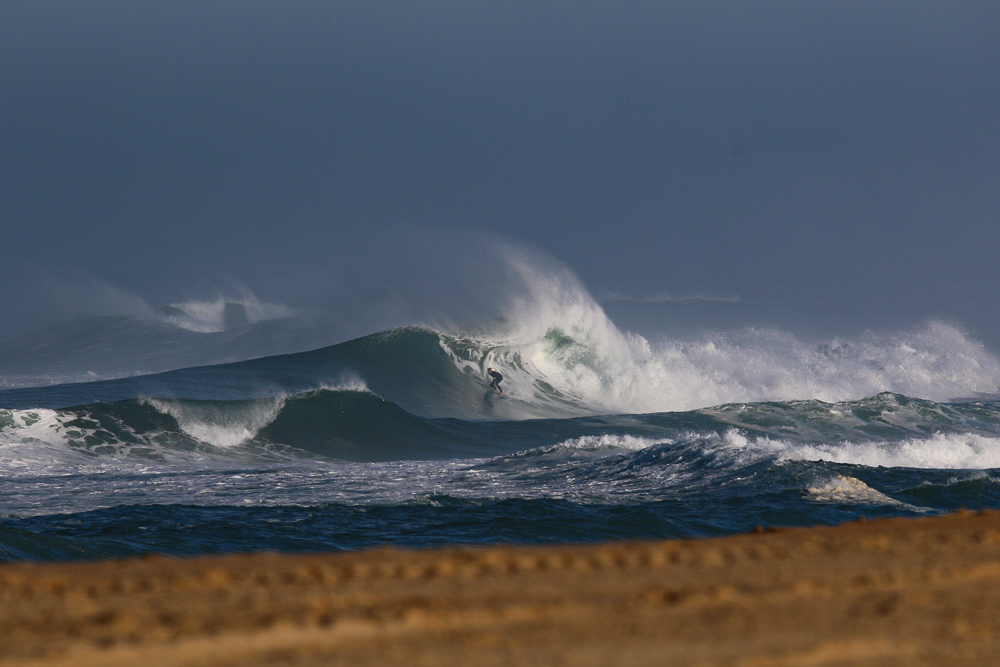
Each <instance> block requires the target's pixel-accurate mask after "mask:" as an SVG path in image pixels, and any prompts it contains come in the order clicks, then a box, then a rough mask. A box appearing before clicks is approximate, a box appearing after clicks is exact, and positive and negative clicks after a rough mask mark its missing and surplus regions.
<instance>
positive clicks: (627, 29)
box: [0, 2, 1000, 341]
mask: <svg viewBox="0 0 1000 667" xmlns="http://www.w3.org/2000/svg"><path fill="white" fill-rule="evenodd" d="M0 26H2V27H0V32H2V36H3V39H2V40H0V63H2V64H0V91H2V99H3V100H4V102H3V104H2V105H0V188H2V190H0V198H2V199H0V216H2V224H3V228H4V237H5V239H4V249H3V251H2V252H3V257H4V258H5V261H4V269H3V271H4V275H3V279H4V282H5V286H6V288H5V294H4V297H3V302H2V304H0V306H2V307H3V308H4V309H6V310H7V312H8V317H7V318H6V319H7V323H5V325H4V326H5V327H7V328H12V327H16V322H17V321H19V320H21V321H23V322H25V323H26V322H29V321H34V320H37V319H39V318H41V317H42V316H49V317H51V316H53V312H52V308H51V305H50V304H49V302H48V301H47V300H46V296H45V292H46V290H45V289H40V288H38V287H37V285H41V284H42V282H40V281H39V280H36V279H35V278H33V277H32V276H33V275H36V274H37V273H39V272H40V273H44V274H51V273H53V272H54V273H57V274H59V275H62V276H65V275H77V274H81V273H83V274H86V275H88V276H91V277H93V279H99V280H102V281H109V282H110V283H113V284H115V285H119V286H120V287H121V288H122V289H123V290H126V291H130V292H135V293H137V294H139V295H141V296H142V297H143V298H144V299H146V300H147V301H149V302H151V303H153V304H159V303H165V302H168V301H171V300H176V299H179V298H184V297H188V296H204V295H205V294H206V293H212V292H215V291H217V290H220V289H225V288H226V286H227V285H231V284H239V285H246V286H247V287H248V288H249V289H252V290H253V291H254V292H255V293H257V294H258V295H260V296H261V298H264V299H268V300H272V301H280V302H295V303H298V304H312V303H315V302H319V301H324V300H326V301H329V300H331V299H335V298H341V299H343V298H344V294H345V293H350V292H351V291H352V290H357V292H358V293H368V292H378V293H383V292H387V291H389V292H391V291H393V290H396V289H397V286H399V285H405V284H407V283H408V282H412V281H419V280H421V278H422V277H421V276H419V275H413V273H412V271H413V270H414V269H412V268H411V269H410V271H409V272H408V271H405V270H400V268H399V265H400V264H402V263H404V262H403V260H401V259H399V258H400V257H401V256H402V254H401V253H403V252H404V251H405V250H406V249H407V248H408V247H410V246H413V245H414V244H415V242H414V239H415V238H418V237H419V233H417V234H412V233H410V232H406V233H401V234H395V233H394V231H393V230H395V229H396V227H395V225H399V224H400V223H405V224H406V225H407V227H406V228H407V229H418V230H419V229H421V228H424V229H427V230H428V235H429V238H431V239H446V238H447V237H448V231H447V230H448V229H451V228H469V227H472V228H476V229H483V230H488V231H491V232H494V233H499V234H501V235H505V236H508V237H510V238H513V239H515V240H522V241H525V242H527V243H529V244H535V245H538V246H540V247H542V248H544V249H546V250H548V251H550V252H551V253H553V254H554V255H555V256H557V257H559V258H561V259H563V260H564V261H566V262H567V263H568V264H569V265H570V266H572V267H573V268H574V269H575V270H576V271H578V272H579V273H580V275H581V276H582V278H583V279H584V280H585V281H586V282H587V283H588V284H589V285H591V286H592V287H593V288H594V289H595V290H598V291H608V292H613V293H622V294H632V295H637V296H641V295H647V294H654V293H667V294H727V295H729V294H734V295H739V296H741V297H743V299H744V301H745V302H753V303H760V304H765V305H766V306H767V307H768V309H769V310H768V312H769V313H770V316H772V317H775V318H778V319H782V320H784V321H794V322H799V323H800V324H801V323H812V324H815V325H816V326H827V325H833V324H835V323H838V322H843V321H844V320H852V321H856V323H857V324H858V325H859V326H868V325H879V324H883V323H892V322H908V321H917V320H920V319H922V318H925V317H928V316H934V317H945V318H955V319H957V320H959V321H962V322H965V323H966V324H967V325H969V326H970V327H972V328H973V329H975V330H976V331H977V333H979V334H980V335H982V336H985V337H987V338H990V339H991V340H993V341H1000V335H997V334H996V333H995V332H994V331H992V330H991V329H992V327H991V322H992V321H993V320H994V319H995V318H996V315H997V314H998V311H1000V297H998V296H996V295H995V293H994V292H993V290H992V289H990V286H991V285H993V284H995V282H996V279H997V272H998V264H997V260H996V259H995V258H994V241H993V239H994V237H995V235H996V229H997V225H998V222H1000V216H998V213H1000V194H998V192H1000V189H998V188H997V187H996V186H997V184H998V181H1000V178H998V176H1000V158H998V155H1000V122H998V120H997V119H998V113H997V112H998V110H1000V75H998V68H997V63H998V62H1000V41H998V40H997V39H996V35H997V34H1000V7H998V5H997V4H996V3H995V2H980V3H955V2H947V3H945V2H942V3H929V2H924V3H888V2H886V3H850V2H838V3H801V2H794V3H757V2H754V3H749V2H748V3H734V2H726V3H717V4H713V3H378V4H376V3H367V2H366V3H211V2H206V3H100V2H95V3H81V4H69V3H39V2H31V3H13V2H12V3H4V4H3V5H2V6H0ZM393 243H395V244H396V245H397V246H400V247H399V248H396V249H395V250H393V253H392V254H391V255H389V256H390V257H394V258H396V259H395V260H393V261H391V262H387V261H386V255H385V254H384V252H383V251H384V249H385V247H386V245H387V244H388V245H392V244H393ZM416 245H420V250H419V252H421V253H424V254H425V255H429V256H435V257H438V258H440V260H441V262H443V263H444V264H445V265H447V264H448V262H449V261H452V262H454V263H455V266H456V267H460V266H461V265H462V264H463V263H464V260H454V259H449V258H454V257H456V256H457V255H460V254H461V253H462V252H463V248H462V246H461V244H455V245H449V244H448V243H447V242H445V241H442V242H441V245H440V246H436V247H434V248H430V249H428V248H427V247H426V244H422V245H421V244H416ZM478 252H480V251H479V250H476V251H475V253H478ZM475 253H473V256H475V257H480V255H477V254H475ZM416 265H421V262H419V261H418V262H416ZM373 266H377V267H378V269H379V270H373V268H372V267H373ZM456 270H458V268H456ZM356 276H363V277H364V281H365V282H366V284H365V285H359V284H358V281H357V279H356V278H355V277H356ZM380 281H381V283H382V284H379V283H380ZM400 289H401V288H400ZM403 291H405V290H403ZM427 293H434V290H427ZM359 298H360V297H359ZM47 304H49V305H47ZM33 311H37V312H35V315H36V316H37V317H36V316H34V315H32V312H33ZM0 333H2V332H0Z"/></svg>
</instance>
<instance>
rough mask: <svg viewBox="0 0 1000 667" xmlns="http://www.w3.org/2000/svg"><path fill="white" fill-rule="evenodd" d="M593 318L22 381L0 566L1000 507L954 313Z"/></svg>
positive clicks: (990, 427)
mask: <svg viewBox="0 0 1000 667" xmlns="http://www.w3.org/2000/svg"><path fill="white" fill-rule="evenodd" d="M935 326H937V327H938V328H936V329H935V328H934V327H935ZM593 332H594V329H593V328H591V329H587V330H574V329H572V328H569V327H567V328H563V329H560V328H552V327H548V328H543V329H542V330H541V331H539V332H536V333H535V334H530V335H524V336H522V337H521V338H520V339H518V338H514V337H510V336H508V337H507V338H506V339H504V338H501V337H493V338H491V337H487V336H483V335H481V334H480V335H477V336H472V335H464V336H463V335H457V334H444V333H439V332H436V331H432V330H429V329H420V328H406V329H399V330H394V331H390V332H384V333H381V334H376V335H373V336H368V337H365V338H362V339H358V340H355V341H350V342H347V343H343V344H340V345H336V346H333V347H330V348H324V349H321V350H316V351H313V352H306V353H300V354H293V355H284V356H279V357H270V358H265V359H257V360H252V361H246V362H239V363H235V364H225V365H217V366H208V367H202V368H193V369H185V370H180V371H172V372H169V373H163V374H158V375H151V376H142V377H134V378H123V379H118V380H108V381H103V382H93V383H84V384H73V385H62V386H53V387H33V388H31V387H29V388H20V389H13V390H7V391H2V392H0V489H2V494H0V559H2V560H21V559H36V560H48V559H52V560H64V559H92V558H109V557H120V556H129V555H137V554H144V553H165V554H182V555H193V554H203V553H224V552H240V551H257V550H278V551H290V552H291V551H327V550H338V549H359V548H364V547H371V546H376V545H386V544H391V545H396V546H405V547H425V546H437V545H446V544H489V543H501V542H502V543H529V544H534V543H566V542H588V541H605V540H613V539H649V538H686V537H705V536H711V535H722V534H729V533H736V532H743V531H747V530H751V529H752V528H754V527H755V526H757V525H763V526H771V525H813V524H830V523H838V522H842V521H847V520H851V519H855V518H857V517H859V516H864V517H881V516H896V515H907V516H909V515H922V514H928V513H938V512H945V511H951V510H954V509H957V508H960V507H967V508H980V507H1000V481H998V480H1000V477H997V476H996V470H998V469H1000V401H997V400H996V399H995V398H994V397H992V396H990V395H987V393H986V392H984V390H992V391H993V392H994V393H995V391H996V386H995V379H996V378H997V377H1000V373H998V372H997V371H996V368H995V367H994V366H995V363H996V362H995V360H994V359H993V358H992V357H991V356H990V355H989V354H988V353H986V352H985V351H984V350H982V349H981V348H979V347H977V346H976V345H974V344H972V343H970V342H968V341H966V340H965V339H964V338H963V337H962V336H961V335H958V334H957V333H956V332H954V331H952V330H949V329H947V328H941V325H932V326H930V327H928V328H927V329H926V330H924V331H919V332H916V333H914V334H912V335H911V336H909V337H906V338H896V339H881V340H874V339H868V340H860V341H839V342H837V343H836V344H830V343H824V344H820V345H813V346H809V345H805V344H800V343H798V342H797V341H791V343H790V342H789V340H787V339H783V338H781V337H780V336H778V337H777V338H775V334H770V333H766V332H765V333H764V334H747V336H750V338H745V339H742V340H733V339H716V340H711V341H709V340H703V341H699V342H697V343H691V344H686V345H681V344H679V343H675V344H668V345H664V346H662V347H660V348H655V347H653V346H650V345H649V344H648V343H647V342H646V341H643V340H636V339H634V338H629V337H628V336H626V335H624V334H618V333H617V332H616V331H615V330H613V329H607V330H606V331H604V332H603V333H601V335H600V336H595V335H594V334H593ZM991 364H992V365H991ZM488 365H489V366H493V367H495V368H499V369H500V370H501V372H503V373H504V375H505V377H506V378H507V379H506V381H505V387H506V388H507V396H506V397H505V398H499V397H497V396H495V395H494V394H492V392H490V391H489V390H488V388H487V383H486V380H485V379H484V378H485V376H484V373H483V371H484V369H485V367H486V366H488ZM991 382H993V383H994V384H993V385H991V384H990V383H991ZM963 383H964V384H963ZM880 388H882V389H886V390H885V391H877V392H872V391H871V390H872V389H880ZM962 389H966V390H968V391H967V394H968V395H970V396H971V398H966V399H963V400H951V399H947V398H946V396H947V395H948V394H956V393H958V392H959V391H961V390H962ZM976 392H980V394H979V395H978V397H977V396H975V395H974V394H976ZM918 393H919V394H920V395H922V396H923V397H922V398H914V397H913V395H915V394H918ZM797 397H798V398H797ZM802 397H806V398H802ZM630 406H631V407H632V408H633V409H626V408H628V407H630Z"/></svg>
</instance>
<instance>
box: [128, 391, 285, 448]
mask: <svg viewBox="0 0 1000 667" xmlns="http://www.w3.org/2000/svg"><path fill="white" fill-rule="evenodd" d="M145 400H146V402H147V403H149V404H150V405H152V406H153V407H154V408H156V409H157V410H159V411H160V412H162V413H164V414H168V415H170V416H171V417H173V418H174V419H176V420H177V425H178V426H180V428H181V430H182V431H184V432H185V433H187V434H188V435H190V436H191V437H192V438H194V439H196V440H198V441H200V442H204V443H208V444H210V445H214V446H216V447H221V448H223V449H229V448H231V447H236V446H237V445H241V444H243V443H244V442H246V441H248V440H250V439H252V438H253V437H254V436H256V435H257V433H258V432H259V431H260V429H262V428H264V427H265V426H267V425H268V424H270V423H271V422H272V421H274V418H275V417H277V416H278V413H279V412H281V408H282V407H284V405H285V399H284V398H272V399H261V400H255V401H244V402H242V403H237V402H232V403H226V404H221V405H220V404H218V403H211V402H198V401H168V400H159V399H152V398H147V399H145Z"/></svg>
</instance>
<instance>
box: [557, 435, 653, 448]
mask: <svg viewBox="0 0 1000 667" xmlns="http://www.w3.org/2000/svg"><path fill="white" fill-rule="evenodd" d="M667 441H668V440H667V439H665V438H638V437H636V436H633V435H612V434H608V433H604V434H602V435H584V436H581V437H579V438H571V439H570V440H564V441H563V442H560V443H559V444H558V445H556V446H555V448H556V449H579V450H587V451H596V450H620V451H629V452H637V451H639V450H642V449H647V448H649V447H652V446H653V445H657V444H660V443H663V442H667Z"/></svg>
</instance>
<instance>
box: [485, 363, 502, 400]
mask: <svg viewBox="0 0 1000 667" xmlns="http://www.w3.org/2000/svg"><path fill="white" fill-rule="evenodd" d="M486 372H487V373H489V375H490V377H491V378H493V382H491V383H490V389H496V390H497V391H499V392H500V393H501V394H502V393H503V389H501V388H500V382H501V381H502V380H503V376H502V375H500V373H498V372H496V371H495V370H493V369H492V368H487V369H486Z"/></svg>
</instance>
